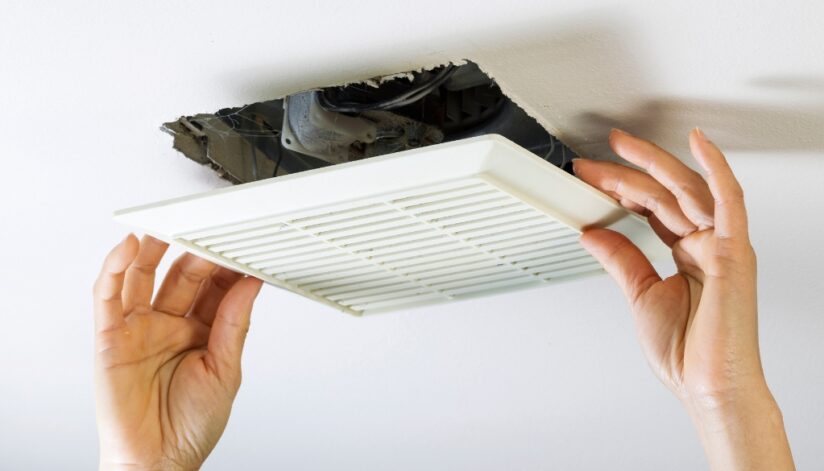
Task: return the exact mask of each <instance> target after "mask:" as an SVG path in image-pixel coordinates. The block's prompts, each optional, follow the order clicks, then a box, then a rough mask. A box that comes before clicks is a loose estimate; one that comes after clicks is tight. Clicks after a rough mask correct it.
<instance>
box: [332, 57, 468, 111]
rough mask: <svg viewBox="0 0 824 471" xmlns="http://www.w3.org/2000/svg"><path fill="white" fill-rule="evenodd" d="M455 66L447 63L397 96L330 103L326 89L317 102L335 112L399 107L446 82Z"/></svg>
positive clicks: (418, 98)
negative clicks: (366, 100)
mask: <svg viewBox="0 0 824 471" xmlns="http://www.w3.org/2000/svg"><path fill="white" fill-rule="evenodd" d="M456 69H457V66H455V65H449V66H447V67H444V68H443V70H441V71H440V72H438V73H437V74H436V75H435V77H434V78H432V80H429V81H427V82H425V83H422V84H419V85H416V86H414V87H412V88H411V89H409V90H407V91H405V92H403V93H401V94H400V95H398V96H395V97H392V98H387V99H384V100H381V101H376V102H373V103H358V102H344V103H332V102H331V101H330V100H329V97H328V96H327V95H326V91H325V90H324V91H321V92H320V93H318V94H317V97H318V104H320V106H321V107H322V108H324V109H326V110H328V111H334V112H337V113H361V112H363V111H372V110H392V109H395V108H400V107H402V106H406V105H408V104H410V103H414V102H416V101H418V100H420V99H421V98H423V97H425V96H426V95H427V94H429V93H430V92H432V91H433V90H435V89H436V88H438V87H439V86H441V84H443V83H444V82H446V81H447V80H448V79H449V77H451V76H452V74H453V73H455V70H456Z"/></svg>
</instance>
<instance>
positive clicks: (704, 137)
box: [693, 126, 709, 141]
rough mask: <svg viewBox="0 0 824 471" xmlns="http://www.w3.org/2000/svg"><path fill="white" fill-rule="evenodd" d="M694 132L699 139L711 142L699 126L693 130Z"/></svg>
mask: <svg viewBox="0 0 824 471" xmlns="http://www.w3.org/2000/svg"><path fill="white" fill-rule="evenodd" d="M693 131H694V132H695V135H696V137H699V138H701V139H703V140H705V141H707V140H709V139H707V136H705V135H704V131H702V130H701V128H699V127H698V126H696V127H695V129H693Z"/></svg>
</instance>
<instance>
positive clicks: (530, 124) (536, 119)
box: [162, 59, 575, 184]
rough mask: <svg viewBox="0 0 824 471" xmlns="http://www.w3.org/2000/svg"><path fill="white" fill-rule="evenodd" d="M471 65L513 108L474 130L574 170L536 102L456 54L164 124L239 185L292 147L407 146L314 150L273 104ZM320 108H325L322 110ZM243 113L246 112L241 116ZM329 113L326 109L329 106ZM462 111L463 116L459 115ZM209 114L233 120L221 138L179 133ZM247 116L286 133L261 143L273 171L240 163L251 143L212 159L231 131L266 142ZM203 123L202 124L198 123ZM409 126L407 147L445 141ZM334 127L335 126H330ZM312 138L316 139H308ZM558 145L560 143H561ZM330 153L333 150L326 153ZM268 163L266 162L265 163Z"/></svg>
mask: <svg viewBox="0 0 824 471" xmlns="http://www.w3.org/2000/svg"><path fill="white" fill-rule="evenodd" d="M468 65H472V66H473V69H470V70H475V71H476V73H477V74H478V75H481V76H483V78H484V79H485V80H488V81H489V83H490V85H494V87H495V89H496V90H497V92H495V93H494V96H497V97H498V98H497V100H504V103H508V105H507V107H505V108H506V109H507V110H508V111H506V112H504V111H503V110H502V111H501V113H498V117H497V118H495V117H494V115H492V116H488V117H487V118H484V119H488V120H489V121H488V122H489V127H487V128H486V129H476V131H475V132H476V133H477V132H481V133H497V134H501V135H503V136H506V137H509V138H510V139H514V140H515V142H517V143H519V144H520V145H523V146H524V147H526V148H527V149H529V150H532V151H533V152H534V153H536V154H538V155H539V156H541V157H542V158H544V159H545V160H548V161H551V162H552V163H553V164H554V165H557V166H559V167H563V168H567V170H568V171H570V169H569V168H568V164H569V158H572V157H574V156H575V155H574V154H575V153H574V151H572V150H571V149H570V148H569V147H568V146H566V145H565V144H564V143H563V142H561V141H560V139H558V138H557V136H555V135H554V134H553V132H552V131H551V130H552V129H554V127H553V126H550V125H548V123H547V122H546V120H544V119H543V118H542V116H541V115H540V114H538V113H536V112H535V111H534V109H533V108H532V107H530V106H528V105H526V104H525V103H522V102H521V101H520V100H519V97H518V96H514V97H513V95H516V94H515V93H513V92H512V90H510V89H509V87H506V86H503V87H502V86H501V85H500V84H499V83H498V82H497V80H496V79H495V78H494V76H492V74H490V72H489V71H488V70H487V69H485V68H484V67H483V66H482V65H481V64H479V63H476V62H474V61H471V60H468V59H453V60H443V61H438V62H433V63H429V64H426V65H421V66H418V67H414V68H410V69H409V70H407V71H404V72H399V73H392V74H388V75H380V76H373V77H371V78H367V79H361V80H349V81H341V82H339V85H323V86H319V87H313V88H302V87H301V91H300V92H296V93H292V94H285V95H283V96H282V97H281V98H272V99H268V100H265V101H258V102H254V103H251V104H245V105H242V106H234V107H229V108H222V109H220V110H219V111H217V112H214V113H201V114H197V115H190V116H184V117H181V118H180V119H179V120H178V121H176V122H169V123H165V124H164V126H163V127H162V129H163V130H164V131H165V132H167V133H169V134H171V135H172V136H173V137H174V138H175V145H174V147H175V148H176V149H177V150H178V151H180V152H182V153H183V154H184V155H185V156H187V157H188V158H190V159H191V160H194V161H195V162H198V163H200V164H204V165H210V166H211V167H212V169H213V170H215V171H216V172H218V174H219V175H220V176H222V177H224V178H226V179H228V180H230V181H232V182H233V183H236V184H237V183H244V182H248V181H254V180H258V179H260V178H269V177H271V176H279V175H281V173H280V172H279V170H278V168H279V166H280V162H281V158H282V155H283V152H287V154H288V152H289V150H291V151H297V152H299V153H301V154H307V155H308V156H311V157H314V158H319V159H321V160H323V161H326V162H327V163H326V164H328V163H331V164H336V163H340V162H342V161H347V160H350V159H361V158H369V157H371V156H375V155H383V154H385V153H391V152H397V151H398V150H402V148H395V147H396V146H397V144H394V142H395V140H396V139H395V138H392V139H390V140H389V141H381V142H383V143H384V144H382V145H378V147H377V149H378V150H375V148H373V147H372V146H371V145H368V146H367V148H366V149H365V150H366V152H364V151H363V150H357V149H363V148H362V147H360V146H362V145H363V143H368V142H371V141H370V140H366V141H363V139H360V140H359V142H362V144H360V145H359V146H358V147H357V149H356V148H353V149H350V151H349V154H350V155H349V156H348V157H347V156H337V157H336V156H335V154H330V152H338V151H332V150H330V149H334V147H333V148H329V149H327V148H326V146H328V145H330V144H331V143H326V141H325V139H327V138H326V137H323V138H322V139H324V140H323V141H322V142H318V143H313V145H315V144H317V145H321V147H320V148H318V149H316V150H315V151H312V150H310V149H308V148H303V147H300V146H299V145H297V144H298V143H299V142H300V141H301V139H294V138H293V137H298V136H292V135H291V134H290V133H291V132H292V131H291V127H290V126H287V118H286V117H285V116H284V117H283V118H281V117H278V116H275V114H277V113H276V112H275V111H273V109H272V106H273V103H275V102H282V104H276V106H277V107H278V108H280V107H283V108H284V110H285V109H286V108H288V109H290V110H292V107H289V106H288V103H290V99H292V100H296V99H303V98H300V97H302V96H303V95H306V94H307V93H317V92H318V91H321V93H326V92H325V90H331V89H339V90H340V89H345V88H347V87H349V86H353V85H361V89H363V86H364V85H365V86H367V87H369V88H373V87H377V88H380V87H381V86H382V84H384V83H387V82H390V81H393V80H396V79H402V78H407V79H410V81H411V80H414V79H415V76H416V75H420V74H423V73H425V72H432V73H434V71H435V70H437V69H439V68H440V69H444V68H452V69H454V68H456V67H457V68H463V67H464V66H468ZM439 73H440V72H439ZM354 88H355V89H357V87H354ZM454 93H458V92H457V91H456V92H454ZM481 93H484V92H481ZM448 96H449V95H447V97H448ZM467 96H471V97H475V95H474V94H473V95H458V96H457V97H456V98H452V99H450V100H449V101H448V102H450V103H453V105H450V106H455V105H454V103H463V102H464V100H466V99H467V98H461V97H467ZM444 99H446V98H444ZM455 99H457V100H458V101H457V102H455V101H452V100H455ZM479 99H480V98H469V100H470V101H469V103H470V105H471V104H472V100H479ZM303 100H304V101H305V99H303ZM344 100H345V99H344ZM487 100H488V98H487ZM355 101H359V99H357V98H355ZM301 103H302V102H301V101H298V102H297V105H296V106H298V107H299V108H300V107H301V106H302V107H304V108H305V105H301ZM445 103H446V102H444V105H443V106H445ZM477 103H478V104H475V105H474V106H476V107H477V106H481V107H482V108H481V109H483V108H488V107H489V106H490V105H489V104H488V103H489V102H488V101H481V102H477ZM481 103H485V104H481ZM261 106H263V107H268V108H269V109H270V111H264V114H263V115H260V114H259V111H257V110H255V111H252V110H251V109H252V108H257V107H261ZM320 106H321V107H322V108H326V109H328V110H335V111H337V112H343V113H346V112H347V111H346V109H348V108H350V107H353V106H352V105H345V106H344V107H343V108H340V109H337V108H331V106H337V107H340V105H335V104H334V103H331V102H330V103H329V104H321V105H320ZM458 106H465V105H458ZM327 107H330V108H327ZM247 109H248V110H249V111H244V110H247ZM367 109H380V108H366V109H364V110H362V111H361V110H357V111H358V113H357V114H356V116H358V115H360V113H363V115H362V117H366V119H374V117H370V116H369V113H367V112H366V110H367ZM451 109H452V110H453V111H452V112H450V116H454V117H452V118H448V119H452V120H453V121H452V122H453V123H455V122H457V123H460V122H462V121H463V120H464V117H463V116H464V114H463V113H464V112H468V113H469V114H467V115H465V116H469V117H470V118H469V119H470V120H471V119H473V118H472V114H473V113H476V112H477V111H473V109H474V108H470V109H468V110H467V111H464V112H459V113H460V114H451V113H455V112H456V111H457V110H455V109H454V108H451ZM458 109H461V108H458ZM318 112H320V111H318ZM443 112H445V111H443ZM235 113H238V115H237V116H238V118H232V117H231V116H233V115H234V114H235ZM241 113H242V114H243V115H241ZM298 113H300V111H298ZM324 113H326V111H324ZM406 113H407V114H406V116H407V117H408V118H406V119H407V120H408V119H409V118H412V119H413V120H419V119H420V118H418V117H417V115H416V114H414V115H410V114H408V113H409V110H407V112H406ZM415 113H417V112H415ZM402 114H403V113H402ZM288 116H289V118H288V121H289V122H291V121H292V120H293V119H303V118H296V117H295V116H296V115H294V114H293V113H292V112H291V111H290V112H289V113H288ZM312 116H314V112H313V115H312ZM427 116H430V113H427ZM434 116H436V115H432V116H430V118H429V120H424V122H420V123H417V125H416V126H415V128H421V127H424V128H428V127H431V125H435V126H436V127H440V126H442V125H445V124H446V123H445V122H442V121H439V120H438V118H436V121H435V122H432V121H431V119H432V118H433V117H434ZM458 116H461V117H460V118H458ZM343 117H344V116H341V118H343ZM210 118H218V121H226V119H228V120H229V121H228V122H226V123H225V124H229V125H230V126H231V127H230V128H229V129H228V130H224V132H222V133H221V132H220V131H217V132H218V137H221V138H220V139H219V140H213V139H212V138H211V136H210V138H209V139H206V138H205V136H204V137H203V138H202V139H200V138H198V136H197V134H198V133H193V135H191V136H188V135H187V136H180V134H181V132H180V131H181V129H182V128H181V121H185V120H187V119H192V120H194V121H193V122H192V124H196V125H197V126H198V127H199V128H200V129H206V128H208V129H211V130H212V131H215V130H214V129H213V127H214V125H212V124H209V123H210V121H208V120H209V119H210ZM250 118H251V119H250ZM270 118H273V119H274V120H271V119H270ZM281 119H283V121H282V122H281ZM346 119H353V118H346ZM440 119H444V118H440ZM260 120H263V121H260ZM455 120H457V121H455ZM244 121H245V122H246V123H252V122H257V123H258V124H262V125H263V126H266V129H268V130H269V131H267V133H266V136H269V137H274V136H275V134H278V133H277V132H276V131H274V130H275V129H276V128H277V129H278V130H281V129H282V130H283V133H280V134H282V141H283V143H282V147H283V149H287V150H283V151H280V150H277V149H280V148H281V145H278V146H276V147H277V149H273V148H272V147H271V146H272V145H271V144H263V146H264V147H262V148H261V149H262V150H263V155H264V157H267V158H268V159H269V160H271V162H275V161H277V164H276V165H275V164H273V165H274V172H272V168H268V169H266V168H264V169H262V170H258V169H259V166H260V165H261V164H267V163H268V161H267V160H266V159H264V160H260V159H258V160H255V159H252V161H251V163H249V162H245V163H243V162H240V161H245V160H248V159H247V156H246V154H247V153H248V149H247V148H246V147H248V145H247V146H244V147H242V148H237V145H234V147H236V148H234V149H227V150H231V153H230V154H225V152H223V151H221V152H220V154H221V155H222V156H221V157H218V158H217V159H212V158H211V155H212V152H211V151H212V150H213V149H212V147H213V145H212V143H213V142H220V143H225V142H226V140H225V137H227V136H230V135H233V136H234V133H233V132H229V130H231V131H234V132H237V133H239V134H238V135H240V136H246V138H245V139H251V140H254V141H256V142H258V143H257V144H255V143H253V144H252V145H253V146H259V145H260V144H259V143H260V142H261V141H260V139H262V138H264V137H265V136H262V134H260V132H261V131H262V130H264V129H263V127H261V128H260V129H254V130H251V129H250V125H249V124H245V125H244V124H242V122H244ZM384 121H386V118H385V117H384V118H379V122H384ZM198 122H199V123H200V124H198ZM376 122H377V121H376ZM267 123H268V124H267ZM504 123H508V124H504ZM186 124H187V123H186V122H183V123H182V125H183V126H185V127H186V128H187V129H188V130H189V131H192V129H191V125H188V126H186ZM217 124H218V123H217V122H215V125H217ZM220 125H221V126H223V123H220ZM203 126H206V128H204V127H203ZM221 126H218V127H221ZM236 126H237V127H236ZM324 126H325V125H324ZM473 126H474V125H473ZM304 128H305V126H304ZM302 129H303V128H302ZM305 129H308V128H305ZM393 129H397V128H393ZM409 129H412V128H409ZM409 129H407V131H405V132H403V133H402V136H405V137H403V139H404V142H406V140H407V139H408V143H409V144H405V145H407V146H408V147H406V148H409V147H416V146H419V145H423V146H425V145H430V144H432V143H438V142H441V140H442V139H443V137H441V139H440V140H434V141H432V140H431V139H430V138H426V139H422V140H421V141H420V142H422V144H412V142H413V141H414V142H418V139H419V138H423V137H424V136H423V135H421V136H419V135H418V133H417V132H412V131H410V130H409ZM453 129H454V128H453ZM465 129H466V130H469V128H465ZM346 130H348V128H346V127H344V128H342V129H341V131H342V132H346ZM252 131H253V132H254V133H255V134H254V136H255V137H252V134H249V132H252ZM329 131H331V129H330V130H329ZM324 132H326V133H328V131H324ZM410 132H412V134H409V133H410ZM452 132H457V133H459V134H458V135H460V133H461V132H462V131H461V130H460V129H458V130H453V131H452ZM270 133H275V134H272V135H271V136H270ZM187 134H188V133H187ZM200 134H203V133H200ZM370 134H371V135H374V134H375V132H374V130H373V131H372V132H371V133H367V134H366V136H369V135H370ZM384 135H386V134H384ZM426 135H427V136H428V134H426ZM469 135H475V134H469ZM346 136H347V137H348V135H346ZM516 136H520V138H518V137H516ZM539 136H545V137H543V138H541V137H539ZM182 137H186V138H187V139H189V140H191V141H192V142H189V143H188V144H189V145H186V146H183V145H181V144H184V143H183V142H182ZM307 137H308V138H310V139H318V138H320V135H318V137H312V136H310V135H307ZM463 137H466V134H463ZM290 138H292V139H291V142H290ZM456 138H460V137H456ZM279 139H280V138H279ZM519 139H520V140H519ZM536 139H537V140H536ZM264 140H265V139H264ZM447 140H450V139H447ZM178 141H181V142H178ZM187 142H188V141H187ZM197 142H200V143H201V144H202V145H203V147H204V149H203V150H202V151H201V152H198V153H197V154H198V155H194V154H195V153H192V152H187V151H186V148H189V147H191V146H192V145H196V144H197ZM250 142H251V141H250ZM307 142H314V141H307ZM426 142H429V144H427V143H426ZM557 144H560V145H559V146H557ZM222 145H223V144H221V146H222ZM317 145H315V147H317ZM331 145H339V143H334V144H331ZM376 145H377V144H376ZM387 145H388V147H387ZM545 146H546V147H545ZM556 147H557V148H556ZM266 149H268V150H266ZM323 149H326V150H323ZM381 149H382V150H381ZM189 150H191V149H189ZM561 151H563V152H561ZM252 152H255V150H254V149H252ZM313 152H320V153H321V154H322V155H315V154H314V153H313ZM353 152H354V153H353ZM190 154H191V155H190ZM200 154H202V155H200ZM327 154H329V155H327ZM298 155H300V154H298ZM287 157H288V155H287ZM330 157H335V159H331V158H330ZM204 158H205V159H206V160H210V162H204ZM296 159H297V160H296ZM340 159H343V160H340ZM559 159H560V160H559ZM300 160H301V159H300V158H296V157H294V156H292V157H289V158H287V159H286V160H285V161H286V162H290V164H289V167H294V165H292V164H291V163H294V162H297V165H298V167H302V168H314V167H316V166H318V165H319V164H318V163H315V164H311V163H309V164H307V163H305V162H304V163H300ZM310 160H311V159H310ZM239 162H240V164H241V166H240V167H238V165H237V164H238V163H239ZM318 162H320V161H318ZM326 164H324V165H326ZM307 165H309V167H307ZM264 167H265V165H264ZM269 167H272V165H269ZM232 168H234V170H232ZM249 168H252V170H253V172H252V173H253V175H252V177H251V178H250V177H249V176H248V175H241V174H240V173H239V171H242V172H246V170H248V169H249ZM281 170H282V169H281ZM293 171H301V169H300V168H291V169H290V170H289V171H287V173H290V172H293ZM246 173H248V172H246ZM225 175H229V177H226V176H225Z"/></svg>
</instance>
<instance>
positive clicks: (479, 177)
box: [115, 135, 666, 315]
mask: <svg viewBox="0 0 824 471" xmlns="http://www.w3.org/2000/svg"><path fill="white" fill-rule="evenodd" d="M115 218H116V219H117V220H118V221H121V222H123V223H126V224H129V225H132V226H135V227H138V228H141V229H143V230H145V231H146V232H148V233H150V234H153V235H155V236H157V237H159V238H162V239H164V240H167V241H172V242H176V243H178V244H180V245H182V246H183V247H185V248H186V250H188V251H190V252H193V253H195V254H197V255H199V256H202V257H205V258H208V259H210V260H212V261H214V262H216V263H218V264H221V265H224V266H227V267H229V268H232V269H234V270H237V271H241V272H244V273H247V274H249V275H252V276H255V277H258V278H261V279H263V280H265V281H266V282H268V283H270V284H273V285H276V286H280V287H282V288H285V289H287V290H290V291H294V292H296V293H299V294H301V295H303V296H306V297H308V298H311V299H314V300H316V301H319V302H322V303H325V304H328V305H330V306H333V307H335V308H336V309H339V310H342V311H345V312H348V313H350V314H356V315H359V314H371V313H378V312H386V311H392V310H397V309H402V308H408V307H413V306H420V305H424V304H432V303H440V302H446V301H454V300H460V299H466V298H471V297H476V296H480V295H485V294H490V293H495V292H502V291H510V290H515V289H521V288H528V287H534V286H540V285H544V284H547V283H551V282H553V281H556V280H561V279H566V278H571V277H577V276H582V275H587V274H593V273H596V272H599V271H600V270H601V268H600V266H599V265H598V263H597V262H596V261H595V260H594V259H593V258H592V257H591V256H589V255H588V253H587V252H586V251H584V249H583V248H582V247H581V245H580V244H579V242H578V240H579V236H580V232H581V230H582V229H583V228H585V227H596V226H597V227H609V228H611V229H614V230H617V231H619V232H621V233H623V234H625V235H626V236H628V237H629V238H630V239H631V240H633V241H634V242H635V243H636V244H637V245H638V246H639V247H640V248H641V250H643V251H644V252H645V253H646V254H647V255H648V256H650V257H651V258H656V257H657V256H660V255H661V254H663V253H666V252H665V250H666V247H665V246H664V245H663V244H661V242H660V241H659V240H658V238H657V237H656V236H655V234H654V233H653V232H652V230H651V229H650V227H649V225H648V224H647V223H646V221H644V220H643V219H642V218H640V217H638V216H636V215H635V214H632V213H630V212H628V211H626V210H625V209H623V208H622V207H621V206H619V205H618V204H616V203H615V202H614V201H613V200H612V199H611V198H609V197H607V196H606V195H604V194H602V193H601V192H599V191H597V190H596V189H594V188H592V187H590V186H589V185H587V184H585V183H583V182H581V181H580V180H578V179H576V178H575V177H573V176H571V175H569V174H567V173H565V172H564V171H562V170H560V169H558V168H557V167H555V166H553V165H551V164H549V163H547V162H546V161H544V160H542V159H540V158H539V157H537V156H535V155H534V154H532V153H531V152H529V151H527V150H525V149H523V148H521V147H519V146H517V145H516V144H513V143H512V142H510V141H508V140H506V139H504V138H502V137H500V136H496V135H487V136H481V137H476V138H470V139H464V140H460V141H454V142H449V143H446V144H439V145H433V146H428V147H425V148H421V149H416V150H411V151H405V152H399V153H396V154H391V155H386V156H382V157H374V158H369V159H365V160H361V161H357V162H350V163H345V164H340V165H335V166H331V167H325V168H321V169H316V170H310V171H306V172H302V173H296V174H292V175H286V176H282V177H276V178H271V179H268V180H263V181H259V182H254V183H248V184H244V185H238V186H234V187H230V188H224V189H219V190H215V191H211V192H208V193H204V194H198V195H193V196H187V197H183V198H176V199H172V200H168V201H162V202H159V203H155V204H150V205H146V206H140V207H136V208H131V209H125V210H122V211H118V212H117V213H116V214H115Z"/></svg>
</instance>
